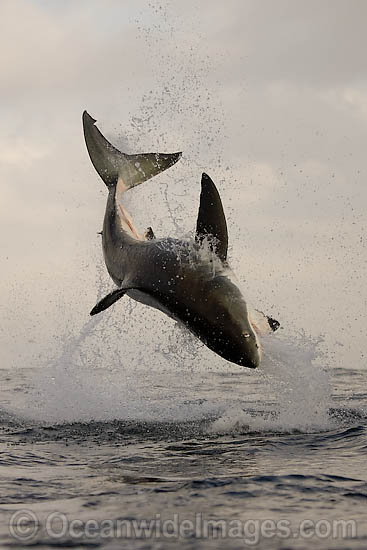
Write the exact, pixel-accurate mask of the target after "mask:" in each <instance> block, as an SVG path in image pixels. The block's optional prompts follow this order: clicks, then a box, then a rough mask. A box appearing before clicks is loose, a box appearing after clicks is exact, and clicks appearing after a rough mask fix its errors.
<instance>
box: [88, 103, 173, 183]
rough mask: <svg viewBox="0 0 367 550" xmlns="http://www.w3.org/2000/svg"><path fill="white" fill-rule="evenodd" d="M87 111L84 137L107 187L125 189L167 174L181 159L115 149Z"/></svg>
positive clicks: (165, 154) (171, 154) (92, 159)
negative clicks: (129, 153)
mask: <svg viewBox="0 0 367 550" xmlns="http://www.w3.org/2000/svg"><path fill="white" fill-rule="evenodd" d="M95 122H96V120H95V119H94V118H92V117H91V116H90V115H89V114H88V113H87V111H84V113H83V129H84V138H85V143H86V145H87V149H88V153H89V156H90V159H91V161H92V164H93V166H94V168H95V169H96V171H97V172H98V174H99V175H100V177H101V178H102V180H103V181H104V182H105V184H106V185H107V187H112V186H114V185H116V184H117V181H118V180H119V179H120V180H122V181H123V184H124V187H125V190H126V189H131V188H132V187H135V186H136V185H139V183H143V182H144V181H146V180H148V179H150V178H152V177H153V176H156V175H157V174H159V173H160V172H163V171H164V170H166V169H167V168H169V167H170V166H172V165H173V164H175V163H176V162H177V161H178V160H179V158H180V157H181V153H142V154H138V155H127V154H125V153H122V152H121V151H119V150H118V149H116V147H114V146H113V145H112V144H111V143H110V142H109V141H107V139H106V138H105V137H104V136H103V135H102V134H101V132H100V131H99V130H98V128H97V126H96V125H95Z"/></svg>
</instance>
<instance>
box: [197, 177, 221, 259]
mask: <svg viewBox="0 0 367 550" xmlns="http://www.w3.org/2000/svg"><path fill="white" fill-rule="evenodd" d="M208 236H212V237H214V248H215V251H216V253H217V255H218V256H219V258H220V259H221V260H222V261H223V262H225V261H226V259H227V249H228V231H227V223H226V217H225V215H224V210H223V205H222V201H221V199H220V196H219V193H218V190H217V188H216V186H215V185H214V183H213V181H212V180H211V179H210V177H209V176H208V175H207V174H205V173H203V175H202V178H201V195H200V207H199V214H198V219H197V223H196V241H197V242H199V243H200V242H202V240H203V239H204V238H205V237H208Z"/></svg>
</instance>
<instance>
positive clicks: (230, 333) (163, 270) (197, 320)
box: [83, 111, 279, 368]
mask: <svg viewBox="0 0 367 550" xmlns="http://www.w3.org/2000/svg"><path fill="white" fill-rule="evenodd" d="M95 122H96V120H95V119H93V118H92V117H91V116H90V115H89V114H88V113H87V112H86V111H84V113H83V128H84V136H85V142H86V146H87V149H88V153H89V156H90V159H91V161H92V163H93V166H94V167H95V169H96V171H97V172H98V174H99V175H100V177H101V178H102V180H103V181H104V183H105V184H106V186H107V188H108V198H107V205H106V212H105V217H104V222H103V231H102V245H103V254H104V260H105V263H106V267H107V270H108V273H109V274H110V276H111V278H112V280H113V281H114V283H115V284H116V286H117V288H116V289H115V290H113V291H112V292H110V293H109V294H108V295H107V296H105V297H104V298H103V299H102V300H100V301H99V302H98V303H97V305H96V306H95V307H94V308H93V309H92V311H91V315H95V314H96V313H99V312H101V311H103V310H105V309H107V308H108V307H110V306H111V305H112V304H114V303H115V302H116V301H117V300H119V299H120V298H122V297H123V296H124V295H125V294H127V295H128V296H129V297H130V298H132V299H134V300H137V301H138V302H142V303H143V304H146V305H149V306H152V307H154V308H156V309H159V310H160V311H163V312H164V313H165V314H167V315H168V316H169V317H171V318H173V319H175V320H176V321H179V322H180V323H182V324H183V325H184V326H186V327H187V328H188V329H189V330H190V331H191V332H192V333H194V334H195V335H196V336H197V337H198V338H199V339H200V340H201V341H202V342H203V343H204V344H205V345H206V346H208V348H210V349H211V350H212V351H214V352H215V353H217V354H218V355H220V356H221V357H223V358H224V359H226V360H227V361H231V362H232V363H236V364H237V365H241V366H244V367H250V368H256V367H257V366H258V365H259V364H260V360H261V346H260V339H259V334H260V333H261V331H264V330H265V331H267V332H271V331H274V330H276V329H277V328H278V327H279V323H278V322H277V321H276V320H275V319H272V318H271V317H267V316H265V315H264V314H263V313H261V312H256V311H255V312H253V313H250V312H249V309H248V307H247V304H246V301H245V299H244V297H243V295H242V293H241V291H240V289H239V288H238V286H237V284H236V283H235V281H234V278H233V274H232V272H231V270H230V268H229V265H228V263H227V249H228V232H227V223H226V218H225V215H224V210H223V206H222V201H221V199H220V196H219V193H218V190H217V188H216V186H215V185H214V183H213V181H212V180H211V179H210V177H209V176H208V175H207V174H205V173H204V174H202V179H201V195H200V207H199V213H198V219H197V224H196V235H195V242H194V243H190V242H188V241H185V240H179V239H173V238H164V239H158V238H156V237H155V235H154V233H153V231H152V229H151V228H148V230H147V231H146V233H145V234H144V235H140V234H139V233H138V231H137V230H136V228H135V227H134V224H133V222H132V219H131V217H130V215H129V214H128V212H127V211H126V210H125V209H124V207H123V205H122V201H121V198H122V196H123V194H124V193H125V192H126V191H128V190H129V189H131V188H133V187H135V186H136V185H139V184H140V183H143V182H144V181H146V180H148V179H150V178H152V177H153V176H155V175H156V174H159V173H160V172H162V171H164V170H166V169H167V168H169V167H171V166H172V165H174V164H175V163H176V162H177V161H178V160H179V158H180V156H181V153H171V154H166V153H163V154H162V153H143V154H137V155H128V154H125V153H122V152H121V151H119V150H118V149H116V148H115V147H114V146H113V145H111V143H109V141H107V139H106V138H105V137H104V136H103V135H102V134H101V132H100V131H99V130H98V128H97V126H96V125H95Z"/></svg>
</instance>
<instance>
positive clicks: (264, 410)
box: [0, 319, 367, 550]
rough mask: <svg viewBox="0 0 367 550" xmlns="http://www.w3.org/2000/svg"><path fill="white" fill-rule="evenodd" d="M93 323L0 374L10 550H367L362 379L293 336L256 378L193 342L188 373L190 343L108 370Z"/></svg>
mask: <svg viewBox="0 0 367 550" xmlns="http://www.w3.org/2000/svg"><path fill="white" fill-rule="evenodd" d="M98 323H99V321H95V320H94V319H92V320H90V321H89V322H88V323H87V324H86V325H85V327H84V328H83V329H82V330H81V333H80V334H79V335H78V337H77V338H74V339H72V340H70V341H69V342H67V343H65V345H64V346H63V351H62V353H61V354H56V355H57V357H55V358H54V360H53V361H52V362H50V363H49V364H46V365H42V366H39V367H38V368H36V367H33V368H16V369H13V370H12V369H11V368H3V369H2V370H1V371H0V380H1V384H0V387H1V390H0V395H1V408H0V453H1V455H0V460H1V502H0V514H1V517H2V521H1V526H0V544H1V547H2V548H13V549H17V548H19V549H20V548H25V547H28V546H30V547H32V548H54V547H55V548H106V549H115V548H116V549H117V548H137V549H138V548H139V549H143V548H144V549H148V548H152V549H158V548H159V549H161V548H162V549H163V548H173V547H179V548H185V549H186V548H187V549H194V548H230V549H232V548H233V549H237V548H244V547H255V548H271V549H274V548H282V549H286V548H295V549H301V548H323V549H330V548H340V549H343V550H346V549H349V548H351V549H356V548H361V549H362V548H363V549H365V548H366V545H367V513H366V510H367V465H366V454H367V376H366V372H365V371H363V370H358V369H356V368H348V369H342V368H338V369H336V368H334V369H333V368H332V367H330V366H329V367H326V366H325V365H326V362H327V358H325V357H324V356H323V354H321V353H319V351H318V350H319V343H318V342H313V341H312V340H310V339H307V338H306V337H305V336H304V335H303V336H302V335H300V336H299V337H298V339H293V340H292V342H291V343H290V342H289V341H287V339H286V338H285V337H284V335H283V334H282V333H279V335H278V336H277V337H276V338H275V337H273V336H272V337H269V340H265V341H264V358H263V362H262V365H261V368H260V369H258V370H257V371H252V370H248V369H241V368H237V367H236V366H233V367H232V366H231V365H229V364H228V363H226V362H224V361H221V360H220V361H219V362H218V363H217V364H216V365H215V367H214V366H211V359H212V355H211V352H209V351H208V352H207V353H206V352H205V350H204V348H203V347H196V342H192V341H191V340H190V338H188V341H187V342H186V349H187V350H189V351H188V352H187V353H186V356H185V357H184V358H183V365H181V370H180V365H179V364H178V363H179V361H180V360H181V359H182V354H181V353H180V349H182V350H183V349H184V348H185V345H184V342H185V339H187V336H186V335H185V334H183V333H182V331H181V330H180V329H177V330H176V329H175V331H174V332H173V336H172V340H173V341H174V342H176V344H175V343H173V344H172V345H173V347H176V353H175V354H174V353H172V350H171V353H169V350H168V351H167V350H163V351H164V354H163V355H164V357H165V360H164V361H163V362H162V361H161V362H160V363H159V364H158V365H155V364H154V353H153V352H152V356H151V357H150V358H149V361H150V362H151V364H150V365H149V363H148V364H147V362H145V363H143V365H137V364H136V365H135V366H134V368H133V369H131V368H127V367H126V364H125V366H124V361H123V359H121V357H120V358H117V359H115V360H113V359H111V358H110V360H109V361H110V362H109V365H102V364H98V360H97V359H98V354H97V352H95V354H96V355H93V354H91V355H90V356H89V357H88V360H83V358H84V359H85V355H86V351H85V350H86V349H88V348H90V338H91V337H94V338H95V334H96V333H97V335H98V334H99V336H101V332H98V330H99V329H100V325H99V324H98ZM93 335H94V336H93ZM177 348H178V349H177ZM83 350H84V351H83ZM112 350H113V346H112ZM205 353H206V355H205ZM155 355H156V358H157V357H158V356H159V350H158V351H157V350H155ZM163 355H162V354H161V356H163ZM201 356H203V357H204V358H205V359H206V362H205V361H204V359H203V361H202V363H203V364H204V366H203V364H202V363H200V357H201ZM100 360H101V361H102V359H100ZM104 360H105V359H104ZM127 360H128V361H131V358H130V357H127ZM153 364H154V365H155V366H154V367H153Z"/></svg>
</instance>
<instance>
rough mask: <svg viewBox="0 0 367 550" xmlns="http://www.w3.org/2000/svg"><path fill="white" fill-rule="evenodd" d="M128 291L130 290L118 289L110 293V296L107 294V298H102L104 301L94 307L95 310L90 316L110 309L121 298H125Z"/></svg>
mask: <svg viewBox="0 0 367 550" xmlns="http://www.w3.org/2000/svg"><path fill="white" fill-rule="evenodd" d="M127 290H129V289H128V288H117V289H116V290H114V291H113V292H110V293H109V294H107V296H105V297H104V298H102V300H100V301H99V302H98V304H96V305H95V306H94V308H93V309H92V311H91V312H90V315H96V313H100V312H101V311H104V310H105V309H107V308H108V307H110V306H112V304H114V303H115V302H117V300H119V299H120V298H122V297H123V296H124V294H126V292H127Z"/></svg>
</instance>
